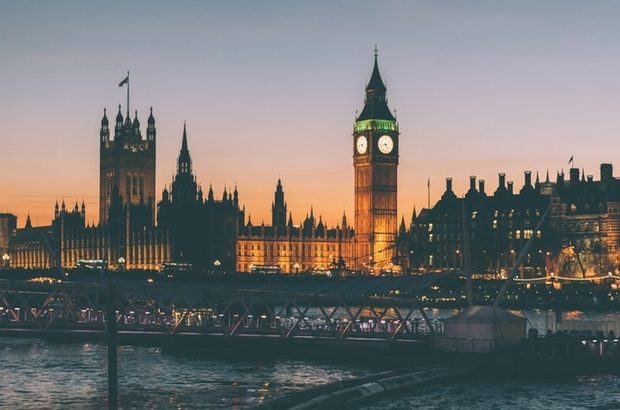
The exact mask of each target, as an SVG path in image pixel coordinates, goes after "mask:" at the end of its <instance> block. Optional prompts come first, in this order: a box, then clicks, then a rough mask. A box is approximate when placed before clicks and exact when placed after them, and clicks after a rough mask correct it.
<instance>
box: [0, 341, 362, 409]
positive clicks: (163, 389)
mask: <svg viewBox="0 0 620 410" xmlns="http://www.w3.org/2000/svg"><path fill="white" fill-rule="evenodd" d="M0 363H2V366H0V380H1V382H0V408H3V409H4V408H12V409H15V408H20V409H21V408H62V409H99V408H104V407H106V405H107V403H106V401H107V373H106V368H107V360H106V346H105V345H97V344H55V343H47V342H43V341H39V340H35V339H12V338H0ZM118 363H119V365H118V371H119V405H120V406H121V407H122V408H125V409H225V408H230V409H238V408H247V407H248V406H250V405H253V404H258V403H259V402H260V401H261V400H264V399H265V398H270V397H277V396H281V395H283V394H286V393H288V392H292V391H295V390H300V389H303V388H306V387H310V386H314V385H318V384H323V383H328V382H330V381H336V380H340V379H345V378H351V377H356V376H362V375H365V374H368V373H369V370H366V369H363V368H358V369H356V368H351V367H350V366H339V365H331V364H317V363H307V362H303V361H290V360H287V361H285V360H280V361H261V360H257V361H255V362H247V361H245V362H242V361H234V360H229V359H227V360H216V359H207V358H196V357H184V356H174V355H166V354H162V352H161V351H160V350H159V349H152V348H141V347H120V348H119V352H118Z"/></svg>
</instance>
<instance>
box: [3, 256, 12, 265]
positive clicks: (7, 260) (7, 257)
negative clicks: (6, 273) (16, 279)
mask: <svg viewBox="0 0 620 410" xmlns="http://www.w3.org/2000/svg"><path fill="white" fill-rule="evenodd" d="M10 260H11V256H10V255H9V254H8V253H5V254H3V255H2V262H3V263H4V267H5V268H8V267H9V261H10Z"/></svg>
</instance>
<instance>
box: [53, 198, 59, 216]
mask: <svg viewBox="0 0 620 410" xmlns="http://www.w3.org/2000/svg"><path fill="white" fill-rule="evenodd" d="M59 214H60V210H59V207H58V200H56V205H55V206H54V218H57V217H58V215H59Z"/></svg>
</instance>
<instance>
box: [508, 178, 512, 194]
mask: <svg viewBox="0 0 620 410" xmlns="http://www.w3.org/2000/svg"><path fill="white" fill-rule="evenodd" d="M508 193H509V194H510V195H512V181H508Z"/></svg>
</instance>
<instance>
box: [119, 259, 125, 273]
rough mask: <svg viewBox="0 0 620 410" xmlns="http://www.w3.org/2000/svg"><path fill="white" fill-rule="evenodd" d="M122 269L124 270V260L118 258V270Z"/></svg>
mask: <svg viewBox="0 0 620 410" xmlns="http://www.w3.org/2000/svg"><path fill="white" fill-rule="evenodd" d="M124 268H125V258H123V257H122V256H121V257H120V258H118V269H119V270H124Z"/></svg>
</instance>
